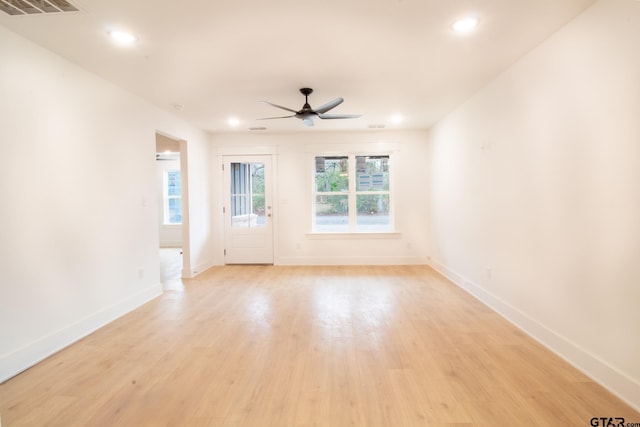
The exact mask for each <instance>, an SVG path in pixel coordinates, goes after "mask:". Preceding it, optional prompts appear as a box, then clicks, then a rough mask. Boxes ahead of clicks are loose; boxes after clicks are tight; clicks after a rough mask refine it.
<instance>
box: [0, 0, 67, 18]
mask: <svg viewBox="0 0 640 427" xmlns="http://www.w3.org/2000/svg"><path fill="white" fill-rule="evenodd" d="M0 10H2V11H3V12H5V13H8V14H9V15H34V14H38V13H59V12H77V11H78V8H76V7H75V6H74V5H72V4H71V3H69V2H68V1H67V0H0Z"/></svg>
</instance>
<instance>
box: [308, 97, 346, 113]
mask: <svg viewBox="0 0 640 427" xmlns="http://www.w3.org/2000/svg"><path fill="white" fill-rule="evenodd" d="M343 102H344V99H342V98H336V99H334V100H333V101H330V102H327V103H326V104H324V105H322V106H320V107H318V108H316V109H315V112H316V113H318V114H322V113H326V112H327V111H329V110H331V109H332V108H335V107H337V106H338V105H340V104H342V103H343Z"/></svg>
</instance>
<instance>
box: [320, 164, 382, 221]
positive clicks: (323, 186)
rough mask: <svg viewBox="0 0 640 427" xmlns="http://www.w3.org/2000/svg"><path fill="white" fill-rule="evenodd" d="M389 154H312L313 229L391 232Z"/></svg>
mask: <svg viewBox="0 0 640 427" xmlns="http://www.w3.org/2000/svg"><path fill="white" fill-rule="evenodd" d="M389 164H390V156H389V155H345V156H322V157H320V156H316V157H315V172H314V197H313V207H312V211H313V231H317V232H337V233H344V232H387V231H392V229H393V221H392V216H391V213H392V209H391V200H392V199H391V191H390V180H389Z"/></svg>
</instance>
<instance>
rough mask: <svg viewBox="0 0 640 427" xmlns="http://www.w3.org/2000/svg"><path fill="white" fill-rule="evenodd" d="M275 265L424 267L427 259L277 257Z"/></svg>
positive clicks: (403, 257) (402, 257)
mask: <svg viewBox="0 0 640 427" xmlns="http://www.w3.org/2000/svg"><path fill="white" fill-rule="evenodd" d="M275 264H276V265H425V264H427V258H425V257H419V256H396V257H388V256H385V257H363V256H352V257H345V256H341V257H318V256H312V257H306V256H299V257H278V258H277V259H276V261H275Z"/></svg>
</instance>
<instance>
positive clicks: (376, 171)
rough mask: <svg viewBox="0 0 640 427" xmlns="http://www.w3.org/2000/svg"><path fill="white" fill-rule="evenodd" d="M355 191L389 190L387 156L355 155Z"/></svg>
mask: <svg viewBox="0 0 640 427" xmlns="http://www.w3.org/2000/svg"><path fill="white" fill-rule="evenodd" d="M356 181H357V183H356V191H389V156H356Z"/></svg>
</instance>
